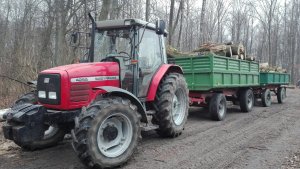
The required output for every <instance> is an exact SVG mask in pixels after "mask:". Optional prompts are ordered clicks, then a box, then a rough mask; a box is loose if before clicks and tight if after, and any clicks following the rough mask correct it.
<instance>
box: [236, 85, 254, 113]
mask: <svg viewBox="0 0 300 169" xmlns="http://www.w3.org/2000/svg"><path fill="white" fill-rule="evenodd" d="M239 101H240V108H241V111H242V112H245V113H248V112H250V111H252V108H253V106H254V94H253V91H252V90H251V89H243V90H241V91H239Z"/></svg>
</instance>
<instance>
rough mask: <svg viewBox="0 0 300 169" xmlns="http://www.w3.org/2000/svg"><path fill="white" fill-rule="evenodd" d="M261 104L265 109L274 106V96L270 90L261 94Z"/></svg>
mask: <svg viewBox="0 0 300 169" xmlns="http://www.w3.org/2000/svg"><path fill="white" fill-rule="evenodd" d="M261 102H262V105H263V106H264V107H270V106H271V104H272V96H271V91H270V89H265V90H263V92H262V94H261Z"/></svg>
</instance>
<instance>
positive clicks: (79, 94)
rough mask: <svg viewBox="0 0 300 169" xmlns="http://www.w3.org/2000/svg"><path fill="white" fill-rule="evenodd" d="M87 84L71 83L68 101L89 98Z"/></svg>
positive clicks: (79, 100)
mask: <svg viewBox="0 0 300 169" xmlns="http://www.w3.org/2000/svg"><path fill="white" fill-rule="evenodd" d="M89 90H90V85H89V84H73V85H72V86H71V90H70V101H71V102H81V101H88V100H89Z"/></svg>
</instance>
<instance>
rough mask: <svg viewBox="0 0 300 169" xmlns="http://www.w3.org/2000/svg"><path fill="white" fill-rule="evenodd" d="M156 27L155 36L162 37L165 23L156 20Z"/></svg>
mask: <svg viewBox="0 0 300 169" xmlns="http://www.w3.org/2000/svg"><path fill="white" fill-rule="evenodd" d="M155 26H156V34H158V35H163V34H164V33H165V29H166V23H165V21H163V20H156V22H155Z"/></svg>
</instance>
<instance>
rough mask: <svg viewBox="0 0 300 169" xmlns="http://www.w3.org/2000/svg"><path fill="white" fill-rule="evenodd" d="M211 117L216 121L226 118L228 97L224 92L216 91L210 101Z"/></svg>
mask: <svg viewBox="0 0 300 169" xmlns="http://www.w3.org/2000/svg"><path fill="white" fill-rule="evenodd" d="M209 112H210V115H211V118H212V119H213V120H216V121H222V120H224V119H225V116H226V113H227V104H226V98H225V96H224V94H222V93H215V94H214V95H213V97H212V98H211V99H210V102H209Z"/></svg>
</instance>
